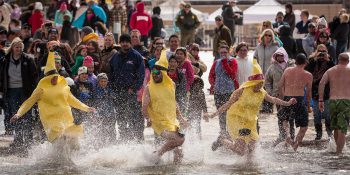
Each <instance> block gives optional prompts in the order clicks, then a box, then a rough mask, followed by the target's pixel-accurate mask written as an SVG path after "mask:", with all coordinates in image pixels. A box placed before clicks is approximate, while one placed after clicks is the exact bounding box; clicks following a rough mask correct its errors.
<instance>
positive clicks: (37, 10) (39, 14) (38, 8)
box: [28, 2, 44, 34]
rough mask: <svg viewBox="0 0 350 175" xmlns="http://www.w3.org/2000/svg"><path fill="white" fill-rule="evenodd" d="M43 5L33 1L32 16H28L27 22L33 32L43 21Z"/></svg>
mask: <svg viewBox="0 0 350 175" xmlns="http://www.w3.org/2000/svg"><path fill="white" fill-rule="evenodd" d="M43 10H44V7H43V5H42V4H41V2H35V6H34V12H33V14H32V16H31V17H30V18H29V21H28V22H29V24H30V25H31V26H32V33H33V34H34V33H35V32H36V31H37V30H38V29H39V28H41V25H42V24H43V23H44V14H43Z"/></svg>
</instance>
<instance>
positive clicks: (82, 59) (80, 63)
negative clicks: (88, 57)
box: [72, 55, 84, 76]
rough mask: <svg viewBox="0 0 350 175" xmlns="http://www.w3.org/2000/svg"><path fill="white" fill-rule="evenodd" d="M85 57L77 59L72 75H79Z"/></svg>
mask: <svg viewBox="0 0 350 175" xmlns="http://www.w3.org/2000/svg"><path fill="white" fill-rule="evenodd" d="M83 61H84V57H83V56H81V55H79V56H77V57H76V58H75V64H74V66H73V67H72V75H73V76H75V75H77V74H78V70H79V67H81V66H83Z"/></svg>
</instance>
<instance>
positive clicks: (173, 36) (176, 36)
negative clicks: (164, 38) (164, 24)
mask: <svg viewBox="0 0 350 175" xmlns="http://www.w3.org/2000/svg"><path fill="white" fill-rule="evenodd" d="M172 38H177V39H179V36H178V35H176V34H173V35H170V37H169V42H170V40H171V39H172Z"/></svg>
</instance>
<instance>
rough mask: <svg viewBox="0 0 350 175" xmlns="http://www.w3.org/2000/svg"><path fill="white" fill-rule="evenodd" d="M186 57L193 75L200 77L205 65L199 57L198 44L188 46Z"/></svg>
mask: <svg viewBox="0 0 350 175" xmlns="http://www.w3.org/2000/svg"><path fill="white" fill-rule="evenodd" d="M188 58H189V60H190V61H191V64H192V68H193V71H194V74H195V75H198V76H199V77H201V76H202V75H203V73H204V72H206V71H207V66H206V65H205V63H204V62H203V61H202V60H201V59H200V58H199V45H198V44H196V43H194V44H192V45H191V46H190V50H189V54H188Z"/></svg>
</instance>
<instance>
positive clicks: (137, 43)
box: [130, 29, 150, 60]
mask: <svg viewBox="0 0 350 175" xmlns="http://www.w3.org/2000/svg"><path fill="white" fill-rule="evenodd" d="M130 37H131V45H132V47H133V49H135V50H136V51H138V52H139V53H140V54H141V55H142V56H143V57H144V58H145V59H147V60H148V59H149V57H150V53H149V51H148V49H147V47H145V46H144V44H142V43H141V40H142V35H141V33H140V31H138V30H136V29H134V30H131V31H130Z"/></svg>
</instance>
